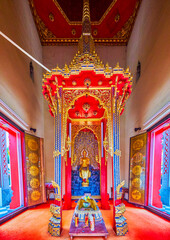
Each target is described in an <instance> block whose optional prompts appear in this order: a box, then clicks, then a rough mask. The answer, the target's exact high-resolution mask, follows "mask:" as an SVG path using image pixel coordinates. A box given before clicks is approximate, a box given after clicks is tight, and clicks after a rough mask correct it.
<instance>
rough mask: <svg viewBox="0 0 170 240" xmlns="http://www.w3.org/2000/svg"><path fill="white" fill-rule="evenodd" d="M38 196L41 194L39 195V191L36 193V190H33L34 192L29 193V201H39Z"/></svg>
mask: <svg viewBox="0 0 170 240" xmlns="http://www.w3.org/2000/svg"><path fill="white" fill-rule="evenodd" d="M40 196H41V193H40V192H39V191H37V190H35V191H33V192H32V193H31V199H32V200H33V201H37V200H39V199H40Z"/></svg>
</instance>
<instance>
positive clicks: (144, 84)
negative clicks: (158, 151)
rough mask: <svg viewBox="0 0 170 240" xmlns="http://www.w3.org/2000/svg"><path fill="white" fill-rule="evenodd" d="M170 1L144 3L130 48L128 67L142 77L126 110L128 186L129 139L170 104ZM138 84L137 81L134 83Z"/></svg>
mask: <svg viewBox="0 0 170 240" xmlns="http://www.w3.org/2000/svg"><path fill="white" fill-rule="evenodd" d="M169 12H170V1H169V0H163V1H155V0H149V1H148V0H143V1H142V3H141V7H140V9H139V13H138V15H137V19H136V22H135V25H134V28H133V31H132V34H131V37H130V40H129V43H128V46H127V65H129V66H130V70H131V71H132V73H133V75H134V78H135V74H136V67H137V62H138V60H139V61H140V62H141V77H140V79H139V81H138V82H137V83H136V84H135V83H134V85H133V91H132V94H131V96H130V98H129V100H128V102H127V104H126V108H125V145H124V146H125V147H124V148H125V168H124V176H125V179H126V183H127V182H128V170H129V138H130V137H131V136H134V135H136V133H135V132H134V128H135V127H141V128H143V124H144V122H146V121H147V120H148V119H149V118H150V117H152V116H153V115H154V114H155V113H156V112H158V110H159V109H161V108H162V107H163V106H164V105H165V104H166V103H167V102H168V101H169V100H170V45H169V43H170V31H169V27H170V25H169V24H170V14H169ZM134 81H135V79H134Z"/></svg>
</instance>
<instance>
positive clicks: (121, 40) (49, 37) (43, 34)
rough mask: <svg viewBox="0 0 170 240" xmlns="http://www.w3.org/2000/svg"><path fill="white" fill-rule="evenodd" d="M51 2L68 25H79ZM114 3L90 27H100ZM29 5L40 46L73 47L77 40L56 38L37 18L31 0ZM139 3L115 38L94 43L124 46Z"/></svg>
mask: <svg viewBox="0 0 170 240" xmlns="http://www.w3.org/2000/svg"><path fill="white" fill-rule="evenodd" d="M53 1H54V3H55V5H56V7H57V8H58V9H59V10H60V12H61V14H62V15H63V17H64V18H65V20H66V21H67V23H68V24H69V25H71V26H76V25H81V22H73V21H70V20H69V19H68V17H67V16H66V14H65V13H64V11H63V10H62V8H61V7H60V5H59V4H58V2H57V0H53ZM116 2H117V0H114V1H113V2H112V3H111V5H110V6H109V7H108V9H107V10H106V12H105V13H104V14H103V16H102V17H101V19H100V20H99V21H95V22H92V23H91V25H100V24H101V23H102V21H103V20H104V19H105V17H106V16H107V14H108V13H109V11H110V10H111V9H112V8H113V6H114V5H115V3H116ZM29 3H30V7H31V10H32V14H33V17H34V21H35V24H36V27H37V29H38V33H39V36H40V40H41V43H42V45H57V44H62V45H74V44H77V43H78V42H79V38H57V37H56V36H55V35H54V34H53V33H52V32H51V31H50V30H49V29H48V28H47V27H46V26H45V24H44V22H43V21H42V20H41V18H40V17H39V16H38V14H37V11H36V8H35V6H34V2H33V0H29ZM140 3H141V0H138V2H137V3H136V6H135V9H134V12H133V14H132V16H130V18H129V19H128V21H127V22H126V23H125V25H124V26H123V28H122V29H121V30H120V31H119V32H118V33H117V34H116V35H115V36H113V38H96V39H94V42H95V43H98V44H107V45H126V44H127V42H128V39H129V37H130V33H131V31H132V27H133V24H134V21H135V18H136V15H137V11H138V9H139V5H140ZM49 17H50V19H52V20H53V17H51V15H50V16H49ZM116 19H117V18H116ZM73 33H75V31H73ZM95 34H96V31H95ZM95 34H94V36H96V35H95ZM73 36H74V34H73Z"/></svg>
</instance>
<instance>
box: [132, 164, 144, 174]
mask: <svg viewBox="0 0 170 240" xmlns="http://www.w3.org/2000/svg"><path fill="white" fill-rule="evenodd" d="M132 172H133V174H134V175H140V174H141V172H142V167H141V166H140V165H136V166H135V167H133V169H132Z"/></svg>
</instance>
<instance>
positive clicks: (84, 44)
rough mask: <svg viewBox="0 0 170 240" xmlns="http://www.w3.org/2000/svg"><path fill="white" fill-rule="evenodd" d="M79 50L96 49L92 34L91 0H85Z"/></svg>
mask: <svg viewBox="0 0 170 240" xmlns="http://www.w3.org/2000/svg"><path fill="white" fill-rule="evenodd" d="M78 50H79V51H80V53H93V51H95V47H94V42H93V37H92V35H91V22H90V8H89V0H83V18H82V35H81V37H80V40H79V45H78Z"/></svg>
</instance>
